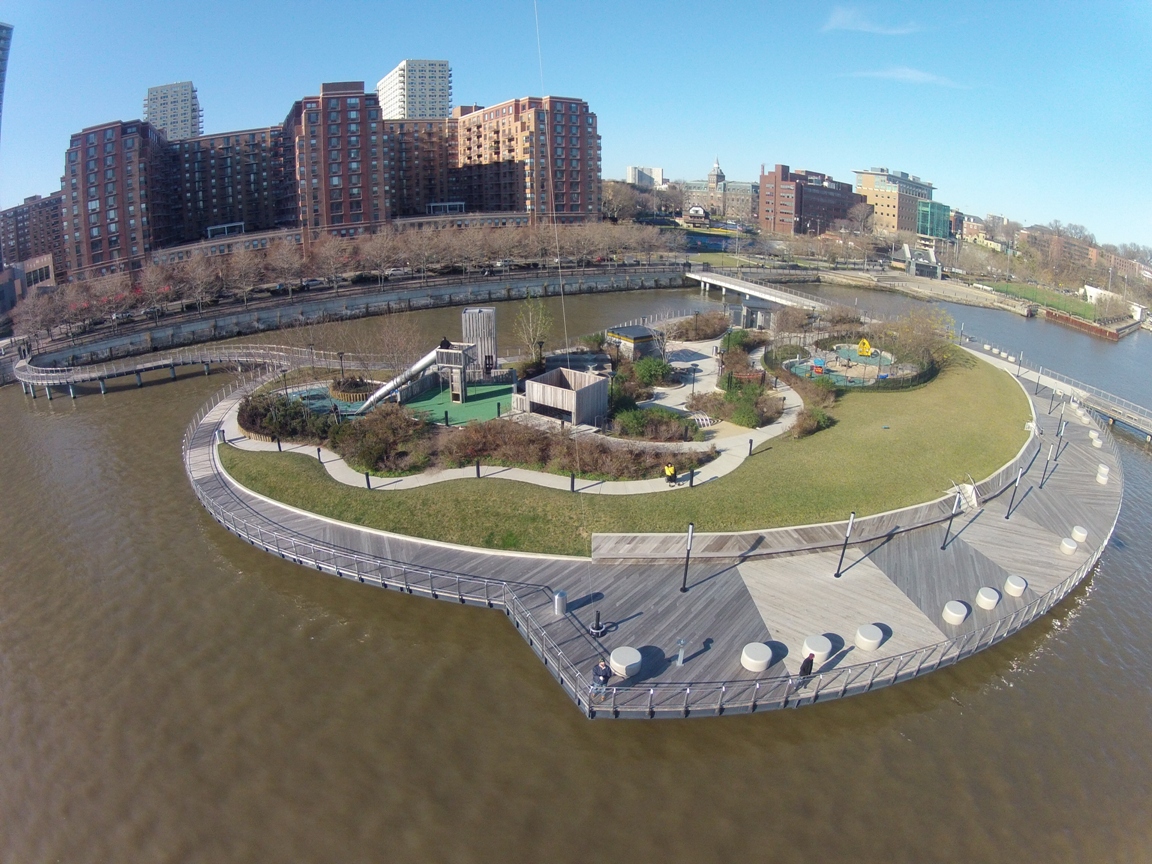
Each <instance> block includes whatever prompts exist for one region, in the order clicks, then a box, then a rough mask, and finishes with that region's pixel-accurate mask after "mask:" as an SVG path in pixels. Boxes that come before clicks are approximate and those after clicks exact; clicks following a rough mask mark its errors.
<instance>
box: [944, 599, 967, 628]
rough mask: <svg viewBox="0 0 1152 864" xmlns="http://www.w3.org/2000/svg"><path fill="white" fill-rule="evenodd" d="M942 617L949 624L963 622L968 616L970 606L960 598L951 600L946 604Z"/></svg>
mask: <svg viewBox="0 0 1152 864" xmlns="http://www.w3.org/2000/svg"><path fill="white" fill-rule="evenodd" d="M942 617H943V618H944V620H945V621H947V622H948V623H949V624H963V623H964V619H965V618H967V617H968V607H967V606H966V605H964V604H963V603H961V602H960V601H959V600H949V601H948V602H947V603H945V604H944V612H943V613H942Z"/></svg>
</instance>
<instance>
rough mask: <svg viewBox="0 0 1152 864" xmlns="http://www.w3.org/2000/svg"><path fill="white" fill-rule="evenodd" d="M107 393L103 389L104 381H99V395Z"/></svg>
mask: <svg viewBox="0 0 1152 864" xmlns="http://www.w3.org/2000/svg"><path fill="white" fill-rule="evenodd" d="M107 392H108V391H107V390H105V389H104V379H103V378H101V379H100V395H101V396H103V395H104V394H105V393H107Z"/></svg>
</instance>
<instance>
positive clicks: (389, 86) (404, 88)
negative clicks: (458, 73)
mask: <svg viewBox="0 0 1152 864" xmlns="http://www.w3.org/2000/svg"><path fill="white" fill-rule="evenodd" d="M376 94H377V95H378V96H379V97H380V116H381V117H382V118H384V119H388V120H442V119H444V118H445V117H447V116H448V115H449V114H450V113H451V111H452V67H451V66H449V65H448V61H447V60H404V61H402V62H401V63H400V65H399V66H397V67H396V68H395V69H393V70H392V71H391V72H389V73H388V74H387V75H385V76H384V77H383V78H381V79H380V82H379V83H378V84H377V85H376Z"/></svg>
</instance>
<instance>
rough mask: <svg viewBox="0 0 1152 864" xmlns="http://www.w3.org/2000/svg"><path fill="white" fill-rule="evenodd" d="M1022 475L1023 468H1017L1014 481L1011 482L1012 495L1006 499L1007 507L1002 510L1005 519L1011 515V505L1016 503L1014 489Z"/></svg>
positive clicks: (1016, 487) (1018, 485) (1017, 486)
mask: <svg viewBox="0 0 1152 864" xmlns="http://www.w3.org/2000/svg"><path fill="white" fill-rule="evenodd" d="M1023 476H1024V469H1023V468H1020V469H1018V470H1017V472H1016V482H1015V483H1013V484H1012V497H1011V498H1009V499H1008V509H1007V510H1006V511H1005V512H1004V518H1005V519H1008V518H1009V517H1011V516H1012V505H1013V504H1015V503H1016V490H1017V489H1019V488H1020V478H1021V477H1023Z"/></svg>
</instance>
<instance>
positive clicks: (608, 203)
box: [600, 180, 640, 222]
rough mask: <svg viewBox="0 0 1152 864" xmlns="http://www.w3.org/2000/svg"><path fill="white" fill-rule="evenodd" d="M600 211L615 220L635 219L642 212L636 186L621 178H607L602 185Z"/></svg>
mask: <svg viewBox="0 0 1152 864" xmlns="http://www.w3.org/2000/svg"><path fill="white" fill-rule="evenodd" d="M601 202H602V203H601V206H600V211H601V212H602V213H603V214H604V215H605V216H606V217H608V218H609V219H611V220H612V221H613V222H616V221H618V220H620V219H633V218H635V217H636V214H637V213H639V212H640V204H639V196H638V194H637V190H636V187H635V186H632V185H631V184H629V183H622V182H620V181H619V180H605V181H604V183H603V184H602V187H601Z"/></svg>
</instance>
